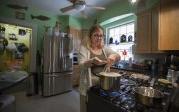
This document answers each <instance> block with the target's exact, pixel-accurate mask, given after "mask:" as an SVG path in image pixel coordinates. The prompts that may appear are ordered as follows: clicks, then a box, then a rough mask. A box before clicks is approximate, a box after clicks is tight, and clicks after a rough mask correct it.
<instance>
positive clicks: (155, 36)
mask: <svg viewBox="0 0 179 112" xmlns="http://www.w3.org/2000/svg"><path fill="white" fill-rule="evenodd" d="M159 12H160V7H159V5H157V6H155V7H153V8H152V9H151V13H152V18H151V19H152V29H151V33H152V35H151V52H152V53H161V52H162V51H160V50H159V47H158V45H159V44H158V43H159Z"/></svg>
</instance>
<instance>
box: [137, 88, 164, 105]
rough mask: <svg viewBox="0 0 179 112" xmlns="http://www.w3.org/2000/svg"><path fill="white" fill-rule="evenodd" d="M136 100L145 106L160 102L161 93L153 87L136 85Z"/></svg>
mask: <svg viewBox="0 0 179 112" xmlns="http://www.w3.org/2000/svg"><path fill="white" fill-rule="evenodd" d="M134 92H135V97H136V100H137V101H138V102H139V103H141V104H143V105H146V106H154V105H157V104H161V103H162V98H163V97H164V95H163V93H162V92H160V91H159V90H156V89H154V88H153V87H143V86H141V87H137V88H135V89H134Z"/></svg>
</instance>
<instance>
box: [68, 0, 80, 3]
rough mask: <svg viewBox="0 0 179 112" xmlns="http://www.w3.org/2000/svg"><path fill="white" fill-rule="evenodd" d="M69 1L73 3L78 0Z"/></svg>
mask: <svg viewBox="0 0 179 112" xmlns="http://www.w3.org/2000/svg"><path fill="white" fill-rule="evenodd" d="M68 1H69V2H71V3H75V2H76V1H78V0H68Z"/></svg>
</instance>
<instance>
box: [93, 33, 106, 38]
mask: <svg viewBox="0 0 179 112" xmlns="http://www.w3.org/2000/svg"><path fill="white" fill-rule="evenodd" d="M93 36H94V37H95V38H97V37H98V38H102V37H104V35H102V34H100V35H99V34H93Z"/></svg>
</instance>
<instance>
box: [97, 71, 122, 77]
mask: <svg viewBox="0 0 179 112" xmlns="http://www.w3.org/2000/svg"><path fill="white" fill-rule="evenodd" d="M99 74H100V75H102V76H106V77H120V76H121V74H119V73H115V72H100V73H99Z"/></svg>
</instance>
